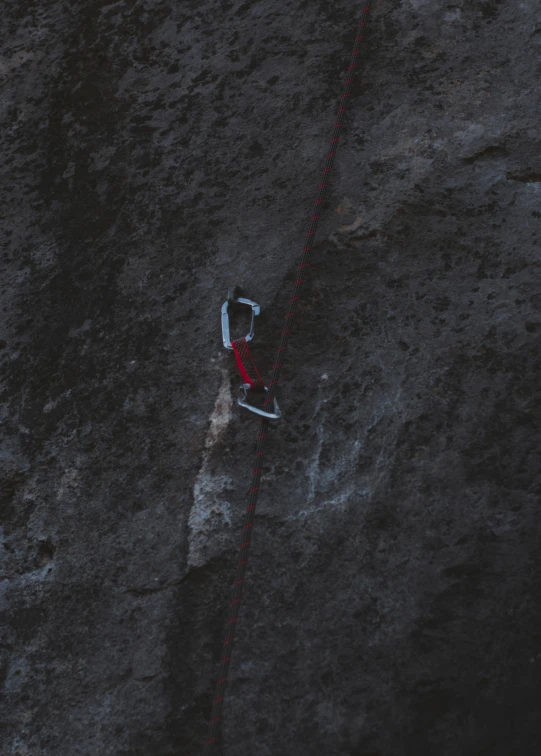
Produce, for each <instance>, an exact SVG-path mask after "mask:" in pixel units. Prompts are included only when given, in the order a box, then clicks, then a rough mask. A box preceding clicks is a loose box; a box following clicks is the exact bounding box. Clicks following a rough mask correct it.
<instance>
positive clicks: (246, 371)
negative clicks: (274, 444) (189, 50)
mask: <svg viewBox="0 0 541 756" xmlns="http://www.w3.org/2000/svg"><path fill="white" fill-rule="evenodd" d="M369 10H370V8H363V9H362V14H361V21H360V22H359V24H358V32H357V36H356V37H355V44H354V49H353V52H352V54H351V60H350V65H349V67H348V73H347V79H346V82H345V88H344V93H343V94H342V97H341V100H340V107H339V109H338V113H337V122H336V123H335V125H334V129H333V138H332V139H331V147H330V151H329V153H328V154H327V155H326V162H325V168H324V170H323V171H322V175H323V178H322V181H321V183H320V185H319V187H318V189H319V191H318V195H317V200H316V201H315V203H314V204H315V207H316V210H315V214H314V215H312V217H311V219H310V220H311V224H310V230H309V231H308V233H307V235H306V242H305V246H304V248H303V250H302V257H301V262H300V264H299V266H298V271H299V273H298V275H297V280H296V281H295V284H294V290H293V296H292V297H291V299H290V300H289V307H288V312H287V314H286V316H285V321H286V323H285V328H284V330H283V331H282V332H281V340H280V346H279V347H278V350H277V357H276V362H275V363H274V365H273V366H272V376H271V380H270V381H269V383H268V393H267V397H266V400H265V404H269V403H270V404H272V403H273V401H274V395H275V393H276V385H277V383H278V378H279V376H280V371H281V368H282V364H283V363H282V359H283V353H284V351H285V349H286V347H287V343H288V340H289V334H290V332H291V325H292V318H293V317H294V316H295V314H296V307H297V302H298V300H299V292H300V290H301V286H302V284H303V283H304V281H303V278H302V276H303V274H304V269H305V268H306V266H307V264H308V263H307V259H308V253H309V251H310V250H311V249H312V242H313V241H314V236H315V233H316V229H317V225H318V221H319V218H320V213H319V211H320V210H321V206H322V205H323V201H324V196H325V192H326V189H327V187H328V178H329V173H330V171H331V169H332V166H333V163H334V158H335V156H336V151H337V148H338V140H339V138H340V130H341V127H342V122H343V118H344V115H343V114H344V113H345V111H346V109H347V108H346V99H347V98H348V97H349V96H350V89H351V83H352V81H353V75H354V72H355V69H356V68H357V62H356V61H357V55H358V54H359V53H360V52H361V51H360V49H359V46H358V43H359V42H360V40H362V39H364V37H363V31H364V27H365V25H366V24H367V21H366V20H365V18H366V14H367V12H368V11H369ZM243 342H244V343H243ZM232 346H233V349H234V351H235V358H236V360H237V365H238V367H239V370H240V372H241V374H242V376H243V378H245V380H246V382H247V383H250V384H251V385H254V384H255V385H256V386H257V387H258V388H260V387H261V386H259V384H258V382H259V381H261V385H262V384H263V381H262V380H261V377H260V375H259V373H258V372H257V368H256V367H255V365H254V364H253V360H252V359H251V355H250V352H249V350H248V346H247V344H246V340H245V339H240V340H238V341H236V342H232ZM269 422H270V420H269V419H267V418H263V419H262V421H261V427H260V431H259V435H258V438H257V446H256V452H255V457H256V463H255V467H254V470H253V471H252V484H251V486H250V490H249V492H248V507H247V509H246V518H245V523H244V527H243V530H242V543H241V546H240V551H239V558H238V562H237V575H236V578H235V582H234V583H233V587H232V595H231V601H230V611H229V619H228V621H227V631H226V638H225V640H224V642H223V652H222V659H221V660H220V662H219V664H220V672H219V675H218V681H217V683H216V693H215V697H214V700H213V703H212V714H211V718H210V722H209V730H208V736H207V740H206V743H205V751H204V753H205V754H210V753H212V752H213V749H214V747H215V746H216V744H217V742H218V737H217V734H218V728H219V722H220V720H221V716H220V714H221V710H222V704H223V700H224V695H225V688H226V684H227V677H228V673H229V665H230V663H231V653H232V648H233V642H234V639H235V628H236V623H237V620H238V617H239V611H240V602H241V598H242V588H243V585H244V576H245V574H246V565H247V563H248V551H249V548H250V537H251V533H252V528H253V524H254V516H255V508H256V504H257V496H258V492H259V484H260V482H261V470H262V467H261V464H262V459H261V458H262V456H263V454H264V445H265V444H264V440H265V438H266V437H267V430H268V426H269Z"/></svg>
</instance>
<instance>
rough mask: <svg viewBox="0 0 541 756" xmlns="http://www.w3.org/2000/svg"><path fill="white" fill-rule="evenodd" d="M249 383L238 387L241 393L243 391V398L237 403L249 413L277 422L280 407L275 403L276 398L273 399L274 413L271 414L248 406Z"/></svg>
mask: <svg viewBox="0 0 541 756" xmlns="http://www.w3.org/2000/svg"><path fill="white" fill-rule="evenodd" d="M250 388H251V387H250V384H249V383H243V384H242V385H241V387H240V390H241V391H244V398H239V399H237V401H238V403H239V404H240V406H241V407H246V409H249V410H250V411H251V412H255V413H256V415H261V416H262V417H268V418H269V419H270V420H279V419H280V417H282V413H281V412H280V407H279V406H278V402H277V401H276V397H274V413H272V412H265V410H262V409H259V408H258V407H254V406H253V405H251V404H248V401H247V398H248V390H249V389H250ZM268 390H269V389H268V387H267V386H265V391H268Z"/></svg>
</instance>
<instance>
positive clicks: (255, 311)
mask: <svg viewBox="0 0 541 756" xmlns="http://www.w3.org/2000/svg"><path fill="white" fill-rule="evenodd" d="M236 302H238V303H239V304H244V305H248V306H249V307H251V308H252V323H251V325H250V333H249V334H248V335H247V336H245V337H244V338H245V339H246V341H251V340H252V339H253V338H254V324H255V316H256V315H259V313H260V312H261V308H260V306H259V305H258V304H256V303H255V302H252V300H251V299H245V298H244V297H239V298H238V299H236V300H235V303H236ZM222 338H223V342H224V347H225V348H226V349H233V346H232V345H231V334H230V330H229V300H228V301H226V302H224V303H223V305H222Z"/></svg>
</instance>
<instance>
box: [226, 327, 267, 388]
mask: <svg viewBox="0 0 541 756" xmlns="http://www.w3.org/2000/svg"><path fill="white" fill-rule="evenodd" d="M231 346H232V347H233V351H234V353H235V360H236V363H237V367H238V369H239V372H240V374H241V375H242V377H243V378H244V381H245V382H246V383H249V384H250V387H251V389H252V391H258V390H259V391H263V390H264V389H265V384H264V382H263V378H262V377H261V376H260V375H259V371H258V369H257V368H256V366H255V363H254V360H253V357H252V353H251V352H250V350H249V349H248V343H247V341H246V339H245V338H242V339H237V340H236V341H232V342H231Z"/></svg>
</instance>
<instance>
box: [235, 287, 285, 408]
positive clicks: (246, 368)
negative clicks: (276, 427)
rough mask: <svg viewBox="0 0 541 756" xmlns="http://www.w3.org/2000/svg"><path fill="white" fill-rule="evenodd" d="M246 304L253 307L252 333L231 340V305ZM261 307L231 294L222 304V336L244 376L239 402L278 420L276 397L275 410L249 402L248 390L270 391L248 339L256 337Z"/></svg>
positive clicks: (275, 401) (257, 391) (242, 405)
mask: <svg viewBox="0 0 541 756" xmlns="http://www.w3.org/2000/svg"><path fill="white" fill-rule="evenodd" d="M236 304H244V305H248V306H249V307H251V308H252V324H251V326H250V333H248V335H247V336H244V337H243V338H242V339H237V340H235V341H231V336H230V327H229V307H230V306H231V305H236ZM260 311H261V308H260V307H259V305H258V304H256V303H255V302H252V301H251V300H250V299H245V298H244V297H236V296H235V295H230V296H229V297H228V299H227V300H226V301H225V302H224V304H223V305H222V338H223V342H224V347H225V348H226V349H232V350H233V351H234V353H235V360H236V362H237V367H238V369H239V372H240V374H241V375H242V377H243V378H244V381H245V383H243V384H242V385H241V387H240V390H241V391H242V392H243V396H242V397H239V399H238V403H239V404H240V406H241V407H246V409H249V410H250V411H251V412H255V413H256V414H257V415H261V416H262V417H266V418H268V419H269V420H278V419H279V418H280V417H281V412H280V408H279V407H278V402H277V400H276V398H274V412H266V411H265V410H263V409H260V408H259V407H255V406H254V405H252V404H249V403H248V391H254V392H256V393H259V394H261V393H263V392H265V391H266V392H268V390H269V389H268V387H267V386H265V384H264V382H263V379H262V378H261V376H260V375H259V371H258V369H257V367H256V366H255V362H254V360H253V357H252V353H251V352H250V350H249V348H248V341H251V340H252V339H253V337H254V323H255V318H256V315H259V313H260Z"/></svg>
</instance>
